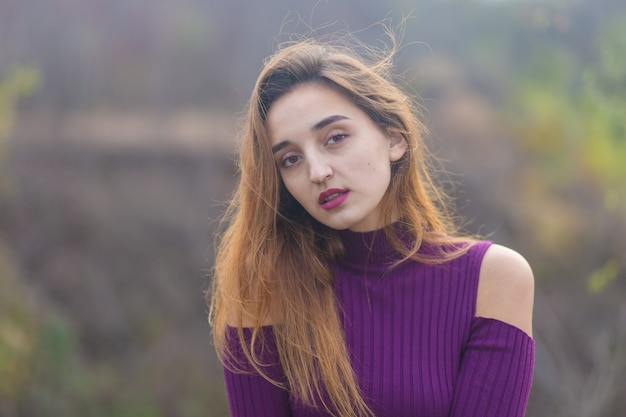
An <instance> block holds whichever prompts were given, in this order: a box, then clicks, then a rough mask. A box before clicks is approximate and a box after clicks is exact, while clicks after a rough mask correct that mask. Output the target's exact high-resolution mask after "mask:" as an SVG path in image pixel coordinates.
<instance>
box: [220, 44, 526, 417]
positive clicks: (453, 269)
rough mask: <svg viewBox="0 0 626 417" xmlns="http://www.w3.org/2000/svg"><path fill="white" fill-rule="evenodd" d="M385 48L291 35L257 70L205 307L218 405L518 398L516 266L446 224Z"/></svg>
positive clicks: (471, 407)
mask: <svg viewBox="0 0 626 417" xmlns="http://www.w3.org/2000/svg"><path fill="white" fill-rule="evenodd" d="M393 52H394V51H391V52H390V53H389V54H385V56H383V57H379V59H377V60H367V59H366V58H363V57H360V56H357V55H356V54H355V53H353V52H352V51H351V50H350V49H349V48H345V47H338V46H333V45H330V44H319V43H316V42H314V41H310V40H305V41H301V42H298V43H296V44H291V45H289V46H287V47H284V48H282V49H281V50H280V51H278V52H277V53H276V54H275V55H274V56H272V57H271V58H270V59H269V60H268V61H267V62H266V65H265V67H264V69H263V71H262V72H261V74H260V76H259V78H258V80H257V83H256V86H255V88H254V91H253V93H252V97H251V99H250V102H249V109H248V114H247V120H246V123H245V127H244V131H243V133H242V138H241V145H240V171H241V172H240V175H241V176H240V182H239V186H238V188H237V190H236V193H235V195H234V197H233V199H232V202H231V205H230V210H229V211H228V212H227V215H226V219H227V222H226V224H227V227H226V229H225V231H224V233H223V234H222V235H221V240H220V242H219V245H218V247H217V257H216V264H215V274H214V285H213V288H212V303H211V313H210V321H211V323H212V325H213V332H214V339H215V345H216V348H217V351H218V354H219V356H220V358H221V359H222V361H223V364H224V375H225V382H226V390H227V393H228V400H229V405H230V410H231V415H232V416H257V417H258V416H271V417H281V416H394V417H399V416H412V417H419V416H428V417H438V416H454V417H461V416H462V417H471V416H480V417H490V416H507V417H513V416H522V415H523V414H524V411H525V408H526V402H527V399H528V395H529V391H530V385H531V379H532V372H533V363H534V342H533V340H532V338H531V316H532V306H533V289H534V286H533V277H532V272H531V269H530V267H529V266H528V264H527V263H526V261H525V260H524V258H522V257H521V256H520V255H519V254H517V253H516V252H514V251H512V250H510V249H507V248H505V247H502V246H499V245H496V244H491V243H490V242H487V241H480V240H474V239H470V238H463V237H461V236H460V235H459V234H458V232H457V231H456V230H455V228H454V226H453V223H452V221H451V218H450V216H449V213H447V211H446V209H445V204H444V199H443V196H442V194H441V193H440V192H439V191H438V189H437V187H436V185H435V184H434V183H433V180H432V178H431V176H430V175H429V172H428V168H427V163H426V159H425V157H424V154H425V150H424V145H423V143H422V138H421V132H422V131H423V127H422V125H420V122H419V119H418V117H417V115H416V112H415V109H414V106H413V105H412V103H411V101H410V100H409V99H408V98H407V96H406V95H405V94H403V93H402V92H401V91H400V89H399V88H397V87H396V86H395V85H394V84H393V83H392V82H391V81H390V77H391V74H390V71H391V69H392V66H391V58H392V56H393ZM486 163H488V161H486Z"/></svg>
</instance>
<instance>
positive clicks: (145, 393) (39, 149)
mask: <svg viewBox="0 0 626 417" xmlns="http://www.w3.org/2000/svg"><path fill="white" fill-rule="evenodd" d="M403 16H410V18H408V19H407V20H406V22H405V23H406V24H405V29H404V40H403V45H404V46H403V47H402V49H401V50H400V52H399V54H398V56H397V61H396V64H397V68H398V74H400V75H401V76H402V79H403V81H402V85H403V87H404V88H406V90H407V91H408V92H409V93H410V94H412V95H413V96H415V97H416V99H417V100H418V102H419V103H420V105H421V106H422V107H423V109H424V111H423V113H424V116H423V117H424V121H425V123H426V124H427V125H428V127H429V128H430V134H429V135H428V138H427V140H428V142H429V145H430V147H431V149H432V150H433V151H434V152H435V153H436V154H437V155H438V156H439V157H440V159H441V165H442V168H443V169H445V170H446V171H448V172H450V173H451V174H450V176H449V177H448V178H447V180H446V182H445V184H446V187H447V188H448V189H449V190H450V191H451V192H452V193H454V195H455V197H456V201H457V203H458V208H459V211H460V213H461V214H462V215H463V216H464V217H465V219H466V222H465V223H464V224H465V227H466V229H467V230H468V231H471V232H478V233H481V234H483V235H484V236H486V237H488V238H490V239H493V240H495V241H496V242H498V243H502V244H505V245H509V246H511V247H513V248H515V249H517V250H518V251H520V252H521V253H522V254H524V255H525V256H526V257H527V258H528V259H529V261H530V263H531V264H532V266H533V268H534V271H535V275H536V280H537V295H536V312H535V336H536V340H537V367H536V372H535V377H534V386H533V391H532V395H531V401H530V404H529V408H528V416H546V417H548V416H550V417H558V416H563V417H565V416H567V417H570V416H571V417H574V416H576V417H583V416H585V417H587V416H589V417H591V416H606V417H617V416H623V415H624V410H626V397H625V396H624V395H623V394H624V393H625V388H624V387H626V301H625V300H626V253H625V249H626V185H625V182H626V3H625V2H623V1H621V0H570V1H567V0H499V1H497V0H482V1H480V0H419V1H415V0H413V1H402V0H386V1H382V0H381V1H372V2H366V1H357V0H324V1H308V0H300V1H287V0H265V1H255V0H230V1H229V0H223V1H220V0H178V1H168V0H106V1H105V0H47V1H40V0H0V416H1V417H13V416H20V417H21V416H25V417H26V416H29V417H30V416H47V417H56V416H64V417H67V416H94V417H98V416H116V417H117V416H120V417H125V416H129V417H130V416H132V417H166V416H183V417H185V416H188V417H195V416H204V417H206V416H226V415H228V411H227V406H226V400H225V394H224V388H223V384H222V376H221V368H220V367H219V364H218V362H217V360H216V357H215V354H214V351H213V346H212V345H211V341H210V329H209V326H208V324H207V322H206V312H207V306H206V303H205V301H204V294H203V292H204V290H205V289H206V288H207V286H208V284H209V279H210V278H209V271H210V269H211V264H212V257H213V251H212V243H213V231H214V229H215V221H216V219H217V218H218V217H219V214H220V213H221V212H222V210H223V209H224V202H225V201H226V200H227V199H228V197H229V195H230V193H231V192H232V190H233V187H234V185H235V182H236V179H237V171H236V168H235V164H234V158H235V154H234V143H235V136H236V132H237V127H238V118H239V117H240V115H241V114H242V110H243V106H244V105H245V103H246V100H247V97H248V95H249V93H250V91H251V88H252V86H253V83H254V80H255V78H256V75H257V73H258V72H259V70H260V68H261V65H262V62H263V59H264V58H265V57H266V56H267V55H269V54H270V53H271V52H272V51H274V50H275V47H276V45H277V43H278V42H280V41H281V40H286V39H288V37H289V36H288V35H289V34H292V33H306V32H308V31H310V29H311V28H314V29H317V30H318V32H319V33H328V32H335V31H342V30H344V31H345V30H349V31H351V32H353V33H354V34H355V35H356V37H357V38H359V39H360V40H362V41H363V42H365V43H368V44H371V45H374V46H377V47H382V46H383V45H384V41H385V39H386V38H385V36H384V32H383V30H382V27H381V26H380V25H378V24H377V23H380V22H381V21H383V20H384V19H389V23H390V25H391V26H394V25H397V24H399V23H400V22H401V21H402V18H403ZM449 180H452V181H451V182H452V183H454V184H453V186H450V184H451V182H450V181H449Z"/></svg>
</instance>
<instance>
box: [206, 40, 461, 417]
mask: <svg viewBox="0 0 626 417" xmlns="http://www.w3.org/2000/svg"><path fill="white" fill-rule="evenodd" d="M392 43H393V45H392V47H391V48H389V49H388V50H386V51H383V52H384V53H377V54H375V55H376V57H375V58H372V57H369V59H368V58H366V57H363V56H362V55H359V54H357V53H355V52H354V50H353V49H352V48H349V47H346V46H345V45H341V46H339V45H334V44H330V43H320V42H317V41H314V40H310V39H309V40H300V41H298V42H295V43H291V44H288V45H287V46H284V47H282V48H281V49H279V51H278V52H277V53H276V54H275V55H273V56H272V57H270V58H269V59H268V60H267V62H266V63H265V66H264V69H263V70H262V72H261V74H260V75H259V77H258V79H257V82H256V85H255V87H254V90H253V92H252V96H251V98H250V102H249V104H248V111H247V118H246V120H245V124H244V126H243V129H244V130H243V131H242V134H241V138H240V139H241V143H240V149H239V156H240V161H239V169H240V180H239V185H238V187H237V189H236V191H235V193H234V195H233V197H232V200H231V202H230V206H229V208H228V210H227V211H226V213H225V216H224V223H223V225H224V228H223V230H224V231H223V233H221V234H220V240H219V241H218V242H217V245H216V248H217V251H216V261H215V270H214V276H213V286H212V292H211V309H210V314H209V320H210V322H211V324H212V326H213V336H214V342H215V346H216V349H217V352H218V355H219V356H220V358H221V359H222V360H223V362H224V363H227V364H228V366H231V367H235V366H234V365H233V362H232V361H229V360H228V358H229V357H231V355H232V352H231V350H230V349H229V346H231V344H229V343H227V342H226V340H225V339H226V333H227V328H228V326H231V327H235V328H236V329H237V335H238V338H239V343H238V344H239V345H240V348H241V349H242V350H243V352H244V353H245V355H246V356H247V358H248V360H249V361H250V363H251V364H252V365H253V366H254V368H255V369H256V370H257V371H258V372H259V373H261V374H262V375H264V376H265V377H266V378H267V379H268V380H270V381H271V382H273V383H274V384H276V385H279V386H282V387H283V388H285V389H287V388H288V389H289V390H290V391H291V393H292V395H294V396H295V397H296V398H297V399H298V400H299V401H301V402H303V403H304V404H309V405H311V404H314V403H316V402H318V401H322V402H323V406H324V407H325V409H326V410H327V411H328V412H330V413H331V414H333V415H338V416H365V415H372V413H371V411H370V410H369V408H368V406H367V404H366V403H365V402H364V400H363V398H362V397H361V394H360V390H359V387H358V383H357V381H356V378H355V376H354V374H353V371H352V368H351V366H350V361H349V358H348V354H347V351H346V346H345V341H344V336H343V330H342V327H341V324H340V320H339V316H338V314H337V309H336V300H335V296H334V293H333V279H334V278H333V275H332V273H331V272H330V269H329V264H330V263H331V262H332V261H333V260H336V259H337V258H339V257H340V256H341V255H342V253H343V246H342V243H341V241H340V239H339V237H338V234H337V232H336V231H334V230H332V229H330V228H328V227H326V226H324V225H322V224H320V223H318V222H317V221H316V220H314V219H313V218H312V217H311V216H310V215H309V214H308V213H307V212H306V211H305V210H304V209H303V208H302V207H301V206H300V205H299V204H298V203H297V202H296V201H295V199H293V198H292V197H291V195H290V194H289V192H288V191H287V190H286V188H285V187H284V185H283V184H282V181H281V178H280V174H279V172H278V169H277V167H276V164H275V162H274V158H273V156H272V152H271V145H270V139H269V137H268V131H267V125H266V115H267V112H268V111H269V109H270V107H271V106H272V104H273V103H274V102H275V101H276V100H277V99H278V98H280V97H282V96H283V95H284V94H286V93H288V92H290V91H291V90H292V89H293V88H294V87H296V86H297V85H300V84H302V83H324V84H325V85H328V86H330V87H332V88H334V89H335V90H336V91H338V92H340V93H341V94H343V95H345V96H346V97H348V98H349V99H350V100H351V101H352V102H353V103H354V104H355V105H356V106H357V107H359V108H360V109H361V110H363V111H364V112H365V113H367V115H368V116H369V117H370V118H371V119H372V120H373V121H374V122H375V123H376V124H377V125H378V126H379V127H380V128H381V129H382V130H383V131H387V132H389V131H394V132H397V133H399V134H401V135H402V137H403V138H404V140H406V141H407V143H408V150H407V152H406V153H405V154H404V156H403V157H402V158H401V159H400V160H399V161H397V162H394V163H393V166H392V179H391V183H390V185H389V188H388V190H387V192H386V194H385V196H384V198H383V209H382V213H384V216H386V217H388V218H384V219H381V224H384V225H387V226H385V227H384V232H385V234H386V236H387V238H388V239H389V240H390V242H391V243H392V244H393V245H394V246H395V247H396V248H397V250H398V251H400V252H401V253H403V254H404V256H405V257H406V258H413V259H415V260H416V261H420V262H442V261H443V260H445V259H449V258H451V257H455V256H458V255H460V254H461V253H463V251H464V250H466V248H467V246H464V247H463V245H456V244H455V243H457V242H458V241H459V238H454V237H453V236H456V230H455V228H454V222H453V221H451V217H450V216H449V213H448V212H447V211H446V204H445V199H444V195H443V194H442V193H441V192H440V191H439V190H438V188H437V187H436V186H435V184H434V182H433V179H432V177H431V175H430V174H429V170H428V167H427V163H426V158H425V150H424V145H423V141H422V132H423V131H424V127H423V126H422V124H421V123H420V121H419V117H418V113H417V111H416V106H415V105H414V103H413V102H412V101H411V100H410V99H409V98H408V97H407V95H406V94H404V93H403V92H402V91H401V90H400V88H398V87H397V86H396V85H395V84H394V83H393V82H392V81H391V76H392V74H391V71H392V69H393V66H392V58H393V56H394V53H395V52H396V50H397V47H396V44H395V42H392ZM379 52H380V51H379ZM394 209H395V210H394ZM392 213H399V215H400V223H401V224H402V230H403V231H405V232H408V233H410V235H411V236H412V238H413V239H412V246H411V247H408V248H407V247H406V246H405V245H404V244H402V243H401V242H400V240H399V239H398V237H397V236H396V233H395V230H397V228H394V227H393V225H391V222H392V220H394V219H392V218H391V216H392ZM422 244H431V245H433V246H435V247H439V248H442V251H441V255H442V256H437V257H432V256H430V257H425V256H424V255H422V254H420V253H418V250H419V248H420V247H421V245H422ZM406 258H405V259H406ZM264 324H273V330H274V335H275V337H276V346H277V350H278V354H279V358H280V364H281V366H282V368H283V370H284V373H285V376H286V382H284V383H283V382H281V381H274V380H272V379H271V378H270V377H269V376H268V375H266V373H265V372H264V370H263V369H264V368H263V366H264V364H263V363H262V362H261V360H260V359H259V358H258V357H257V355H255V352H256V351H257V349H255V347H254V344H262V343H264V340H263V338H262V335H263V332H261V331H260V330H261V327H262V326H263V325H264ZM244 327H251V328H252V334H253V336H252V342H251V343H252V346H251V343H250V341H249V340H247V339H245V338H244V331H243V328H244ZM234 370H235V371H237V369H234ZM324 398H328V400H329V403H327V402H325V401H324Z"/></svg>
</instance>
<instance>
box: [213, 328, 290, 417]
mask: <svg viewBox="0 0 626 417" xmlns="http://www.w3.org/2000/svg"><path fill="white" fill-rule="evenodd" d="M261 331H262V332H263V336H264V343H263V346H262V347H261V346H260V344H255V353H256V354H257V355H258V357H259V359H260V360H261V362H262V363H263V364H264V365H263V368H264V371H265V372H266V373H267V375H268V376H269V377H270V378H272V379H273V380H275V381H279V382H284V380H285V376H284V373H283V371H282V367H281V366H280V363H279V361H278V354H277V351H276V344H275V341H276V340H275V338H274V333H273V331H272V328H271V327H270V326H267V327H263V328H262V329H261ZM251 334H252V331H251V330H250V329H244V336H245V337H246V342H247V343H249V342H250V339H251ZM226 340H227V343H228V347H229V348H230V349H231V352H232V355H231V356H230V357H229V358H225V361H224V362H225V366H224V368H223V369H224V382H225V385H226V394H227V396H228V406H229V409H230V415H231V417H264V416H267V417H288V416H290V415H291V412H290V406H289V393H288V391H286V390H285V389H283V388H280V387H277V386H276V385H274V384H272V383H271V382H269V381H268V380H266V379H265V378H264V377H263V376H261V375H260V374H259V373H258V372H257V371H255V370H254V368H253V367H252V365H251V364H250V362H249V361H248V359H247V358H246V356H245V355H244V353H243V350H242V348H241V345H240V344H239V341H238V337H237V331H236V329H234V328H230V327H229V328H228V329H227V337H226ZM233 367H234V368H235V369H236V370H233Z"/></svg>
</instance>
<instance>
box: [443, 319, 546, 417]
mask: <svg viewBox="0 0 626 417" xmlns="http://www.w3.org/2000/svg"><path fill="white" fill-rule="evenodd" d="M534 361H535V342H534V340H533V339H532V338H530V336H528V335H527V334H526V333H524V332H523V331H522V330H520V329H518V328H516V327H514V326H511V325H509V324H507V323H504V322H502V321H499V320H496V319H487V318H483V317H474V318H473V319H472V325H471V332H470V337H469V340H468V343H467V346H466V348H465V351H464V352H463V356H462V359H461V365H460V370H459V375H458V378H457V381H456V385H455V392H454V399H453V403H452V411H451V413H450V417H522V416H524V413H525V411H526V404H527V402H528V397H529V395H530V387H531V383H532V376H533V367H534Z"/></svg>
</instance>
